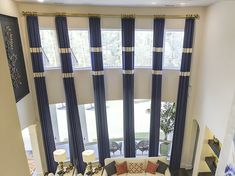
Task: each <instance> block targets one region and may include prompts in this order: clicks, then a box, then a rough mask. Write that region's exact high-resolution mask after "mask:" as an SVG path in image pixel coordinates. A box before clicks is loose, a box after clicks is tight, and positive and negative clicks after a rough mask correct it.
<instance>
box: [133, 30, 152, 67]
mask: <svg viewBox="0 0 235 176" xmlns="http://www.w3.org/2000/svg"><path fill="white" fill-rule="evenodd" d="M152 48H153V31H152V30H136V31H135V66H137V67H146V66H147V67H151V66H152Z"/></svg>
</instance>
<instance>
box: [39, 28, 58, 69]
mask: <svg viewBox="0 0 235 176" xmlns="http://www.w3.org/2000/svg"><path fill="white" fill-rule="evenodd" d="M40 37H41V44H42V49H43V64H44V67H45V68H46V69H49V68H53V67H60V55H59V49H58V42H57V36H56V31H55V30H52V29H50V30H48V29H41V30H40Z"/></svg>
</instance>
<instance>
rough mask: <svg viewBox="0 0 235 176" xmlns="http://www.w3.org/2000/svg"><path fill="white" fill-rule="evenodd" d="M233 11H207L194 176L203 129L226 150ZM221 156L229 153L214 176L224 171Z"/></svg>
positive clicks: (222, 7) (227, 6) (224, 5)
mask: <svg viewBox="0 0 235 176" xmlns="http://www.w3.org/2000/svg"><path fill="white" fill-rule="evenodd" d="M234 10H235V2H234V1H224V2H220V3H217V4H215V5H212V6H210V7H209V8H208V9H207V14H206V22H205V26H204V40H203V43H201V44H202V45H203V52H202V57H201V59H200V63H199V66H198V67H197V74H198V81H197V87H196V89H195V90H196V96H195V103H194V105H195V109H194V112H193V113H194V115H193V116H194V118H196V119H197V120H198V122H199V125H200V129H201V134H200V137H199V145H198V150H197V158H196V163H195V171H194V175H197V174H196V171H197V168H198V164H199V160H200V158H199V157H200V153H201V150H202V146H203V135H204V131H205V127H206V126H208V128H209V129H210V130H211V131H212V133H214V135H215V136H216V137H217V138H218V139H219V140H220V141H221V142H222V144H223V145H225V146H226V140H225V138H226V134H227V132H226V130H227V127H229V126H228V123H229V118H230V117H231V112H232V102H233V97H234V93H235V82H234V81H233V80H234V75H235V69H234V67H235V59H234V58H235V52H234V50H235V23H233V22H232V18H233V17H234ZM233 118H234V117H233ZM224 152H225V153H226V152H228V151H225V148H222V151H221V155H220V159H219V165H218V171H217V174H216V175H218V176H221V175H223V171H224V168H223V167H221V165H222V164H225V163H226V159H225V158H224V157H225V153H224Z"/></svg>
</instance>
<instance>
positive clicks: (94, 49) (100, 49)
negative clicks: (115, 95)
mask: <svg viewBox="0 0 235 176" xmlns="http://www.w3.org/2000/svg"><path fill="white" fill-rule="evenodd" d="M91 52H94V53H99V52H102V47H91Z"/></svg>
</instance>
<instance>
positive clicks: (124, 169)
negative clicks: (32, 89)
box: [116, 161, 127, 175]
mask: <svg viewBox="0 0 235 176" xmlns="http://www.w3.org/2000/svg"><path fill="white" fill-rule="evenodd" d="M116 170H117V175H121V174H125V173H127V163H126V161H125V162H123V163H121V164H116Z"/></svg>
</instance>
